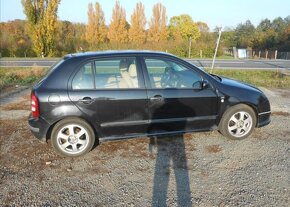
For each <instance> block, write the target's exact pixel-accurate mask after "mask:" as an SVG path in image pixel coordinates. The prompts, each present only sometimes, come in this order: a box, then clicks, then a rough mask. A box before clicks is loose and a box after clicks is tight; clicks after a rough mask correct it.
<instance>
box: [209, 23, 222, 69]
mask: <svg viewBox="0 0 290 207" xmlns="http://www.w3.org/2000/svg"><path fill="white" fill-rule="evenodd" d="M218 29H219V36H218V39H217V43H216V47H215V51H214V56H213V60H212V64H211V70H210V72H211V73H212V69H213V67H214V63H215V58H216V54H217V51H218V47H219V44H220V39H221V35H222V27H219V28H218Z"/></svg>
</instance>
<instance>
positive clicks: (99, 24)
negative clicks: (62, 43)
mask: <svg viewBox="0 0 290 207" xmlns="http://www.w3.org/2000/svg"><path fill="white" fill-rule="evenodd" d="M106 33H107V28H106V25H105V17H104V12H103V11H102V7H101V5H100V4H99V3H98V2H96V4H95V10H94V7H93V4H92V3H90V4H89V5H88V25H87V27H86V33H85V40H86V41H87V42H88V43H89V44H90V45H91V47H94V45H99V44H100V43H103V42H105V40H106Z"/></svg>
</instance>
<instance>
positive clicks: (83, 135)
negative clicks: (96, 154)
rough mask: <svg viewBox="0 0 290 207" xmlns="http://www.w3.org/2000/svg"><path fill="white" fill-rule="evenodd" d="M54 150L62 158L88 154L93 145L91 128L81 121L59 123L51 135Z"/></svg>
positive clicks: (73, 119) (71, 120) (74, 119)
mask: <svg viewBox="0 0 290 207" xmlns="http://www.w3.org/2000/svg"><path fill="white" fill-rule="evenodd" d="M51 141H52V146H53V147H54V149H55V150H56V151H57V152H58V153H59V154H60V155H63V156H67V157H77V156H81V155H84V154H86V153H88V152H89V151H90V150H91V149H92V147H93V146H94V143H95V134H94V131H93V129H92V127H91V126H90V125H89V124H88V123H87V122H85V121H84V120H82V119H78V118H68V119H64V120H61V121H59V122H58V123H57V124H56V125H55V126H54V128H53V130H52V133H51Z"/></svg>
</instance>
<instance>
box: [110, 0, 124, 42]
mask: <svg viewBox="0 0 290 207" xmlns="http://www.w3.org/2000/svg"><path fill="white" fill-rule="evenodd" d="M127 28H128V25H127V21H126V12H125V9H124V8H122V7H121V5H120V3H119V1H116V3H115V6H114V8H113V14H112V20H111V24H110V26H109V32H108V38H109V40H110V42H111V43H127V42H128V29H127Z"/></svg>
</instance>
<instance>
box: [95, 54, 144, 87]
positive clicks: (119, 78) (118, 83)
mask: <svg viewBox="0 0 290 207" xmlns="http://www.w3.org/2000/svg"><path fill="white" fill-rule="evenodd" d="M137 72H138V71H137V65H136V59H135V58H118V59H109V60H96V61H95V85H96V88H97V89H110V88H112V89H113V88H139V82H138V77H137Z"/></svg>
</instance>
